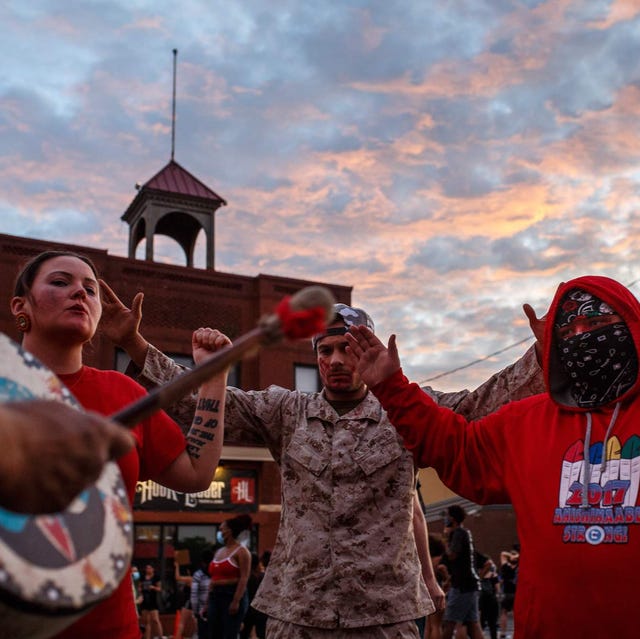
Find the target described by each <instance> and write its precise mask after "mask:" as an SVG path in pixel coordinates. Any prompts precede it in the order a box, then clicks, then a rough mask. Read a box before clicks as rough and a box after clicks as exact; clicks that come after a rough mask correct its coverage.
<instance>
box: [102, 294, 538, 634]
mask: <svg viewBox="0 0 640 639" xmlns="http://www.w3.org/2000/svg"><path fill="white" fill-rule="evenodd" d="M109 290H110V289H109ZM111 293H112V291H111ZM103 294H104V288H103ZM115 299H116V300H117V298H115ZM109 303H111V304H114V305H115V306H112V307H111V308H109ZM118 305H121V302H119V300H118V301H117V302H116V301H113V300H108V299H107V303H106V304H105V306H106V307H107V308H106V314H105V311H103V317H106V323H105V324H104V325H103V331H104V332H105V333H107V335H108V336H109V337H111V338H112V339H113V340H114V341H115V342H116V343H119V344H123V345H125V347H126V344H132V343H136V344H137V346H136V347H135V348H131V349H127V350H128V352H129V354H130V355H131V356H132V360H133V362H134V363H137V364H138V366H140V367H141V368H140V370H139V371H138V374H137V380H138V381H139V382H140V383H142V384H143V385H145V386H147V387H154V386H157V385H161V384H163V383H165V382H166V381H168V380H169V379H171V378H172V377H174V376H175V375H176V374H178V373H179V372H181V369H180V368H179V367H178V366H177V365H176V364H174V363H173V361H172V360H170V359H169V358H167V357H166V356H165V355H163V354H162V353H160V352H159V351H158V350H157V349H156V348H154V347H153V346H151V345H149V344H148V343H147V342H146V341H144V339H143V338H142V337H141V336H139V334H138V335H137V336H136V337H135V339H134V338H132V337H131V335H129V336H128V338H127V340H123V339H122V337H121V336H120V335H118V334H117V331H115V329H114V330H112V328H113V326H112V320H114V322H113V323H117V320H116V319H115V318H116V317H117V316H118V313H120V314H121V315H122V312H123V309H125V308H126V307H124V306H122V307H120V306H118ZM132 308H133V309H134V310H133V312H132V315H133V317H134V318H136V317H137V324H136V329H137V326H138V325H139V321H140V319H139V318H140V316H141V310H140V308H139V304H138V306H137V307H136V304H135V302H134V304H133V305H132ZM126 310H127V311H128V309H126ZM335 310H336V316H335V317H336V321H334V322H333V323H332V324H330V326H329V328H328V329H327V332H326V333H325V334H323V335H318V336H316V337H315V338H314V339H313V346H314V348H315V350H316V353H317V361H318V369H319V374H320V379H321V381H322V383H323V390H322V391H321V392H319V393H311V394H306V393H301V392H299V391H289V390H286V389H284V388H280V387H277V386H270V387H269V388H267V389H265V390H262V391H242V390H239V389H236V388H231V387H229V388H228V389H227V398H226V409H225V410H226V413H225V442H226V443H229V444H234V443H235V444H244V445H262V446H266V447H267V448H268V449H269V451H270V452H271V454H272V455H273V458H274V460H275V461H276V463H277V464H278V465H279V467H280V472H281V483H282V511H281V517H280V526H279V529H278V537H277V540H276V544H275V547H274V550H273V553H272V555H271V561H270V562H269V567H268V569H267V571H266V574H265V577H264V579H263V581H262V584H261V585H260V588H259V590H258V593H257V595H256V597H255V598H254V600H253V603H252V605H253V606H254V607H255V608H256V609H257V610H260V611H262V612H264V613H266V614H267V615H268V617H269V619H268V622H267V638H268V639H336V638H342V637H345V639H346V638H347V637H348V638H349V639H372V638H380V639H392V638H393V639H405V638H406V639H417V638H418V632H417V626H416V623H415V620H416V619H417V618H419V617H422V616H424V615H425V614H430V613H431V612H433V611H434V609H435V608H434V605H433V603H432V601H431V598H430V597H429V592H428V591H427V588H428V589H429V591H430V592H432V593H433V594H434V596H435V597H437V598H438V599H441V597H442V594H441V593H442V591H441V590H440V587H439V586H438V585H437V582H436V580H435V577H434V575H433V569H432V566H431V562H430V561H429V555H428V547H427V544H426V541H427V537H426V530H425V524H424V517H422V518H420V515H422V513H421V511H419V503H418V499H417V495H416V490H415V485H416V469H415V467H414V464H413V459H412V457H411V454H410V453H408V452H407V451H406V450H405V448H404V446H403V445H402V440H401V439H400V438H399V436H398V435H397V434H396V431H395V429H394V428H393V426H392V425H391V424H390V422H389V420H388V419H387V416H386V413H385V412H384V411H383V410H382V408H381V406H380V404H379V402H378V401H377V400H376V399H375V398H374V397H373V395H372V394H371V393H370V392H369V391H368V389H367V387H366V386H365V385H364V383H363V382H362V380H361V379H360V377H359V375H358V374H357V373H356V371H355V362H354V359H353V357H352V356H351V355H350V354H349V353H348V352H347V351H346V346H347V340H346V337H345V333H346V330H347V329H348V327H349V326H350V325H352V324H356V325H358V324H366V325H368V326H370V327H371V328H373V322H372V321H371V319H370V318H369V316H368V315H367V314H366V313H365V312H364V311H362V310H361V309H354V308H351V307H349V306H346V305H344V304H337V305H336V307H335ZM124 319H131V316H129V317H128V318H123V320H122V321H124ZM125 342H126V343H125ZM539 389H541V386H540V379H539V369H538V366H537V363H536V360H535V355H534V354H533V349H530V351H529V352H528V353H527V354H526V355H525V356H524V357H523V358H522V359H521V360H520V361H519V362H517V363H516V364H514V365H512V366H511V367H509V368H507V369H505V370H504V371H502V372H501V373H498V374H497V375H495V376H494V377H493V378H492V379H491V380H489V381H488V382H486V383H485V384H484V385H483V386H481V387H480V388H479V389H477V391H475V392H474V393H468V392H462V393H454V394H444V393H435V394H436V395H437V401H439V402H440V403H441V404H442V405H445V406H449V407H452V408H454V409H455V410H460V411H461V412H464V414H466V415H468V414H471V415H480V414H485V413H488V412H492V411H493V410H495V409H497V408H498V407H499V406H500V405H501V404H503V403H505V402H506V401H508V399H513V398H514V397H516V396H525V395H529V394H532V393H533V392H538V391H539ZM174 408H175V411H177V413H176V412H175V411H174V412H173V415H174V417H178V418H180V413H183V414H184V413H186V415H185V417H187V416H188V414H190V412H191V411H192V409H193V404H192V403H191V404H190V400H188V399H186V400H185V401H184V402H182V403H181V404H180V405H178V406H176V407H174ZM170 413H171V411H170ZM414 518H415V519H414ZM414 526H415V530H416V531H417V532H418V537H420V539H418V547H416V537H415V536H414ZM422 538H423V539H422ZM419 552H420V556H419ZM421 564H422V565H421ZM425 582H426V587H425ZM442 603H443V602H441V601H440V602H439V604H440V605H442Z"/></svg>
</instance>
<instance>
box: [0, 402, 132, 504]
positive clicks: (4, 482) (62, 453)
mask: <svg viewBox="0 0 640 639" xmlns="http://www.w3.org/2000/svg"><path fill="white" fill-rule="evenodd" d="M133 445H134V438H133V436H132V435H131V433H129V432H128V431H127V430H126V429H125V428H123V427H122V426H118V425H117V424H114V423H113V422H110V421H109V420H107V419H105V418H104V417H102V416H100V415H97V414H95V413H90V412H87V413H85V412H81V411H79V410H77V409H75V408H72V407H71V406H68V405H67V404H64V403H62V402H58V401H54V400H49V399H46V400H45V399H33V400H28V401H11V402H6V403H0V450H3V451H6V452H7V454H4V455H0V506H2V507H3V508H6V509H7V510H11V511H13V512H19V513H27V514H42V513H50V512H59V511H61V510H63V509H64V508H66V507H67V506H68V505H69V504H70V503H71V501H73V499H74V498H75V497H76V496H77V495H78V494H79V493H81V492H82V491H83V490H84V489H85V488H87V486H89V485H90V484H92V483H94V482H95V481H96V480H97V479H98V477H99V476H100V473H101V472H102V469H103V467H104V464H105V463H106V462H107V461H109V460H113V459H117V458H118V457H121V456H122V455H125V454H126V453H128V452H129V451H130V450H131V449H132V448H133ZM9 451H10V452H9Z"/></svg>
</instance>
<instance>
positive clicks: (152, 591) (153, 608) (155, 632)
mask: <svg viewBox="0 0 640 639" xmlns="http://www.w3.org/2000/svg"><path fill="white" fill-rule="evenodd" d="M140 591H141V593H142V603H141V604H140V619H141V621H142V625H143V626H144V639H151V637H153V638H154V639H155V638H156V637H162V624H161V623H160V613H159V604H158V600H159V598H160V593H161V592H162V585H161V583H160V577H158V576H157V575H156V571H155V568H154V567H153V566H152V565H151V564H147V565H146V566H145V567H144V574H143V575H142V578H141V580H140Z"/></svg>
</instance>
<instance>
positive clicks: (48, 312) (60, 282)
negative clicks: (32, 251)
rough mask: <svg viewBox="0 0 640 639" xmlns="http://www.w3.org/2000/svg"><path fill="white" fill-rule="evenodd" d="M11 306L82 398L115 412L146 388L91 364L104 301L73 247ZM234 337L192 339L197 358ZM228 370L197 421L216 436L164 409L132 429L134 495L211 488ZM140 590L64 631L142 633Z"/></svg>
mask: <svg viewBox="0 0 640 639" xmlns="http://www.w3.org/2000/svg"><path fill="white" fill-rule="evenodd" d="M11 311H12V313H13V315H14V317H15V319H16V324H17V326H18V329H19V330H20V332H21V333H22V335H23V339H22V346H23V348H24V349H25V350H27V351H29V352H30V353H32V354H33V355H35V356H36V357H37V358H38V359H39V360H40V361H42V362H43V363H44V364H45V365H46V366H48V367H49V368H50V369H51V370H52V371H53V372H54V373H56V374H57V375H58V377H60V379H61V380H62V381H63V383H64V384H65V385H66V386H67V387H68V388H69V390H70V391H71V392H72V394H73V395H74V396H75V397H76V399H77V400H78V401H79V402H80V404H81V405H82V406H83V407H84V408H86V409H88V410H92V411H95V412H98V413H101V414H103V415H110V414H112V413H114V412H116V411H117V410H118V409H120V408H122V407H124V406H127V405H129V404H130V403H132V402H134V401H135V400H137V399H139V398H140V397H142V396H144V395H145V394H146V391H145V390H144V389H143V388H142V387H141V386H139V385H138V384H137V383H136V382H134V381H133V380H131V379H130V378H128V377H126V376H125V375H122V374H121V373H118V372H116V371H103V370H98V369H95V368H91V367H88V366H84V364H83V360H82V353H83V347H84V345H85V344H86V343H87V342H89V341H90V340H91V339H92V337H93V336H94V334H95V332H96V329H97V326H98V322H99V320H100V315H101V313H102V305H101V301H100V286H99V281H98V274H97V271H96V268H95V266H94V265H93V263H92V262H91V260H89V258H87V257H85V256H82V255H79V254H76V253H73V252H68V251H45V252H44V253H41V254H40V255H37V256H36V257H34V258H33V259H31V260H30V261H29V262H27V264H26V265H25V266H24V267H23V269H22V270H21V272H20V273H19V275H18V277H17V279H16V284H15V289H14V297H13V298H12V300H11ZM228 343H229V340H228V338H227V337H225V336H224V335H222V334H221V333H219V332H218V331H212V330H211V329H199V330H197V331H195V332H194V335H193V339H192V346H193V358H194V361H195V362H196V363H198V362H200V361H203V360H204V359H206V358H207V357H209V356H210V354H211V352H212V351H215V350H217V349H218V348H220V347H222V346H224V345H226V344H228ZM226 376H227V374H226V372H224V373H222V374H220V375H218V376H217V377H215V378H214V379H211V380H209V381H207V382H206V383H204V384H203V385H202V387H201V388H200V393H199V400H198V407H199V408H198V409H197V410H196V414H195V417H194V424H195V423H198V424H199V427H198V428H199V429H200V430H202V429H203V428H209V429H210V432H211V435H212V436H211V438H210V439H204V438H203V439H198V438H196V437H192V436H191V431H190V433H189V434H188V435H187V437H186V438H185V436H184V435H183V433H182V431H181V430H180V428H179V427H178V425H177V424H176V423H175V422H173V421H172V420H171V419H170V418H169V417H168V416H167V415H166V414H165V413H163V412H158V413H156V414H155V415H153V416H152V417H150V418H148V419H146V420H144V421H143V422H141V423H140V424H138V425H136V426H135V428H134V429H133V430H132V432H133V435H134V438H135V441H136V445H135V448H134V449H132V450H131V451H130V452H129V453H127V454H125V455H124V456H123V457H121V458H120V459H119V460H118V465H119V467H120V470H121V473H122V477H123V480H124V482H125V485H126V488H127V493H128V496H129V500H130V501H131V502H132V501H133V495H134V492H135V487H136V483H137V481H138V480H144V479H153V480H154V481H156V482H157V483H159V484H162V485H164V486H167V487H168V488H171V489H173V490H178V491H181V492H197V491H201V490H205V489H206V488H207V487H208V486H209V484H210V482H211V478H212V476H213V474H214V472H215V469H216V466H217V464H218V461H219V459H220V454H221V450H222V439H223V424H224V392H225V386H226ZM139 636H140V633H139V629H138V622H137V616H136V612H135V606H134V602H133V594H132V590H131V585H130V582H129V580H128V579H124V580H123V581H122V583H121V585H120V587H119V588H118V589H117V590H115V591H114V593H113V594H112V595H111V596H110V597H109V598H108V599H106V600H105V601H103V602H102V603H100V604H98V605H97V606H96V607H95V608H94V609H93V610H92V611H91V612H89V613H88V614H87V615H85V616H84V617H83V618H81V619H80V620H79V621H78V622H76V623H74V624H73V625H72V626H70V627H69V628H67V629H66V630H65V631H63V632H62V633H61V634H59V635H57V637H65V638H72V637H73V639H85V638H86V639H138V638H139Z"/></svg>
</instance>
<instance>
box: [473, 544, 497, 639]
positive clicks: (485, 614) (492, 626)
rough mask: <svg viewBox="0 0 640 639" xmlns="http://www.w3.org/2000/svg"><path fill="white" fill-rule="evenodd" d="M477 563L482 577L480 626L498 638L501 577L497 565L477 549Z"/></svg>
mask: <svg viewBox="0 0 640 639" xmlns="http://www.w3.org/2000/svg"><path fill="white" fill-rule="evenodd" d="M475 565H476V572H477V573H478V577H480V601H479V602H478V607H479V608H480V627H481V628H482V629H483V630H484V628H487V629H488V630H489V637H490V638H491V639H498V615H499V612H500V604H499V603H498V589H499V581H500V580H499V578H498V570H497V568H496V565H495V563H494V561H493V559H491V557H488V556H487V555H483V554H482V553H480V552H478V551H476V553H475Z"/></svg>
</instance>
